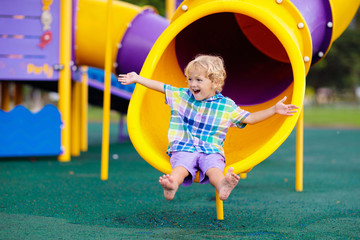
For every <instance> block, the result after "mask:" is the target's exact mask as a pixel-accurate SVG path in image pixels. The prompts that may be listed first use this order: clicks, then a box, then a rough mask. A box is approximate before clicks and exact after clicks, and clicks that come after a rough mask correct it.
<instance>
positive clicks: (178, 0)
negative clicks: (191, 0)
mask: <svg viewBox="0 0 360 240" xmlns="http://www.w3.org/2000/svg"><path fill="white" fill-rule="evenodd" d="M182 2H183V0H176V5H175V6H176V8H178V7H179V6H180V5H181V3H182Z"/></svg>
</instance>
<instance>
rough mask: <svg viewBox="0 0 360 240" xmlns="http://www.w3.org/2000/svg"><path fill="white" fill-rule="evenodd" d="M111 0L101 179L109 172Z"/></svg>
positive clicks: (105, 178)
mask: <svg viewBox="0 0 360 240" xmlns="http://www.w3.org/2000/svg"><path fill="white" fill-rule="evenodd" d="M111 20H112V0H108V1H107V15H106V49H105V79H104V105H103V129H102V149H101V180H107V179H108V174H109V131H110V87H111V86H110V83H111V69H112V41H111V40H112V32H111Z"/></svg>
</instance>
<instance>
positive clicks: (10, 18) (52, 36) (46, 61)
mask: <svg viewBox="0 0 360 240" xmlns="http://www.w3.org/2000/svg"><path fill="white" fill-rule="evenodd" d="M59 7H60V5H59V0H53V1H52V3H50V5H49V6H44V5H43V3H42V1H39V0H1V7H0V80H46V81H49V80H55V81H56V80H58V78H59V73H58V72H57V71H54V69H53V65H55V64H58V63H59V26H60V19H59V13H60V10H59ZM43 8H45V9H48V13H50V18H47V20H48V21H46V19H45V18H44V16H46V14H43V10H42V9H43ZM42 15H43V18H42ZM48 17H49V15H48ZM42 19H43V20H42ZM44 19H45V20H44ZM49 19H50V20H49Z"/></svg>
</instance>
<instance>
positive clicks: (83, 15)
mask: <svg viewBox="0 0 360 240" xmlns="http://www.w3.org/2000/svg"><path fill="white" fill-rule="evenodd" d="M112 6H113V8H112V9H113V19H112V28H113V34H112V35H113V40H112V45H113V49H114V50H113V51H112V53H113V62H114V63H115V62H116V61H115V58H116V54H117V53H118V49H119V47H120V45H119V44H120V43H121V39H122V38H123V36H124V33H125V32H126V30H127V29H128V27H129V24H130V23H131V21H132V20H133V18H134V17H135V16H136V15H138V14H139V13H140V12H141V11H144V10H145V9H153V8H152V7H138V6H135V5H132V4H129V3H126V2H121V1H113V5H112ZM76 13H77V14H76V21H75V23H74V24H75V46H74V49H75V58H76V64H77V65H87V66H92V67H97V68H104V59H105V42H106V39H105V38H106V34H105V26H106V16H105V14H106V1H104V0H79V2H78V10H77V12H76Z"/></svg>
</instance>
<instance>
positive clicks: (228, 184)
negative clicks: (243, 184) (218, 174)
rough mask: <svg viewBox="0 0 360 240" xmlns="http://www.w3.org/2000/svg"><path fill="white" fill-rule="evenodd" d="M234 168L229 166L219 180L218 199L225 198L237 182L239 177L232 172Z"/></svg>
mask: <svg viewBox="0 0 360 240" xmlns="http://www.w3.org/2000/svg"><path fill="white" fill-rule="evenodd" d="M233 171H234V168H233V167H230V168H229V170H228V172H227V173H226V175H225V178H224V179H223V180H222V181H221V183H220V187H219V198H220V200H226V199H227V198H228V197H229V195H230V193H231V191H232V190H233V189H234V188H235V186H236V185H237V184H238V182H239V179H240V177H239V176H238V175H236V174H235V173H233Z"/></svg>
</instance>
